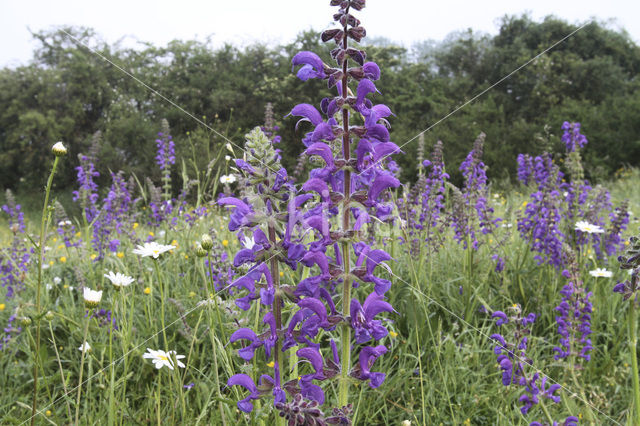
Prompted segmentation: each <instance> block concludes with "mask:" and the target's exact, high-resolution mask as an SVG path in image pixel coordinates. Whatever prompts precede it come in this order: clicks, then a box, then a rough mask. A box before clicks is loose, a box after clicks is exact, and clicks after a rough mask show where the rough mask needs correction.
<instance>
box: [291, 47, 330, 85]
mask: <svg viewBox="0 0 640 426" xmlns="http://www.w3.org/2000/svg"><path fill="white" fill-rule="evenodd" d="M291 63H292V64H293V66H294V67H295V66H296V65H302V68H300V69H299V70H298V74H297V76H298V78H299V79H300V80H302V81H307V80H309V79H310V78H320V79H323V78H325V74H324V64H323V62H322V59H320V57H319V56H318V55H316V54H315V53H313V52H308V51H304V52H299V53H298V54H296V55H295V56H294V57H293V59H292V60H291Z"/></svg>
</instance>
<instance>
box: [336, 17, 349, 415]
mask: <svg viewBox="0 0 640 426" xmlns="http://www.w3.org/2000/svg"><path fill="white" fill-rule="evenodd" d="M346 13H349V7H348V6H347V9H346ZM343 30H344V33H345V36H344V39H343V41H342V48H343V49H344V50H347V47H348V43H347V39H348V37H347V36H346V34H347V24H346V23H345V25H344V28H343ZM348 82H349V80H348V78H347V58H346V57H345V58H344V60H343V62H342V99H343V100H344V104H345V105H347V102H346V99H347V92H348V87H347V84H348ZM342 129H343V133H342V155H343V156H344V159H345V161H347V162H348V161H349V158H350V157H351V146H350V142H351V137H350V135H349V110H348V109H347V108H346V106H345V107H343V108H342ZM343 193H344V200H343V204H342V206H343V207H342V231H343V232H346V231H348V230H349V229H350V227H351V226H350V223H349V219H350V216H349V209H348V203H349V199H350V196H351V170H349V168H348V167H347V168H345V169H344V187H343ZM350 254H351V252H350V248H349V243H348V242H347V241H344V242H343V243H342V268H343V270H344V280H343V283H342V315H343V316H344V317H345V318H347V317H348V316H349V307H350V305H351V279H350V278H349V276H348V273H349V268H350V264H351V258H350ZM340 346H341V349H342V355H341V357H340V363H341V369H340V388H339V393H338V407H344V406H345V405H347V404H348V402H349V370H351V326H350V324H349V323H347V322H345V323H343V324H342V327H341V328H340Z"/></svg>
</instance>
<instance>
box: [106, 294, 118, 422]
mask: <svg viewBox="0 0 640 426" xmlns="http://www.w3.org/2000/svg"><path fill="white" fill-rule="evenodd" d="M114 305H115V303H113V299H112V303H111V317H112V318H115V317H116V312H115V306H114ZM109 376H110V377H109V413H108V414H107V424H109V426H112V425H113V423H114V415H113V414H114V413H113V412H114V411H115V393H114V392H115V391H114V389H115V387H116V386H115V382H116V375H115V367H114V365H113V320H111V321H109Z"/></svg>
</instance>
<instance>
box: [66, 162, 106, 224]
mask: <svg viewBox="0 0 640 426" xmlns="http://www.w3.org/2000/svg"><path fill="white" fill-rule="evenodd" d="M78 159H79V160H80V165H79V166H78V167H76V172H77V180H78V185H79V188H78V190H77V191H73V201H76V202H79V203H80V207H81V208H82V211H83V213H84V218H85V220H86V222H87V223H88V224H89V223H91V222H93V220H94V219H95V218H96V217H97V216H98V213H99V210H98V206H97V203H98V184H97V183H95V181H94V179H95V178H97V177H99V176H100V173H98V171H96V169H95V166H94V160H93V159H91V158H90V157H88V156H86V155H84V154H79V155H78Z"/></svg>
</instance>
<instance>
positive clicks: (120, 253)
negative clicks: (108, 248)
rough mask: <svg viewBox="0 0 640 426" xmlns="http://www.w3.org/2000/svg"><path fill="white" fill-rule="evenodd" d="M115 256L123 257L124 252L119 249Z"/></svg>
mask: <svg viewBox="0 0 640 426" xmlns="http://www.w3.org/2000/svg"><path fill="white" fill-rule="evenodd" d="M116 256H118V259H122V258H123V257H124V253H123V252H121V251H119V252H118V253H117V254H116Z"/></svg>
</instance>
